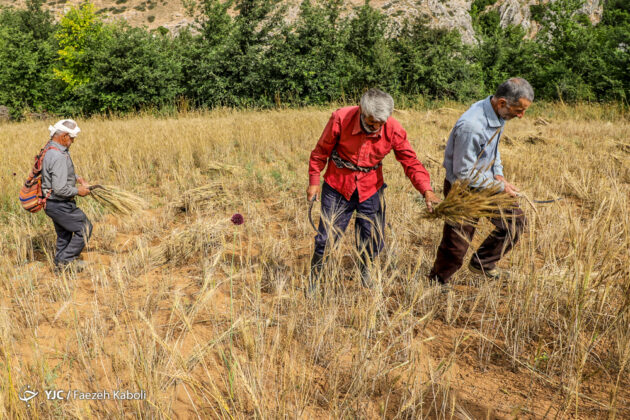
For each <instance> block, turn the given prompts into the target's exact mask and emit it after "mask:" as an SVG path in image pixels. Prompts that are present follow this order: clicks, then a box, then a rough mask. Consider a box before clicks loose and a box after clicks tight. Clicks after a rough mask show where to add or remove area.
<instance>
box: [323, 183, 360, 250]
mask: <svg viewBox="0 0 630 420" xmlns="http://www.w3.org/2000/svg"><path fill="white" fill-rule="evenodd" d="M321 202H322V205H321V217H320V219H319V227H318V229H317V235H316V236H315V253H316V254H319V255H324V252H325V250H326V247H327V246H332V245H333V244H335V243H336V242H337V241H338V240H339V238H340V237H341V235H342V234H343V233H344V232H345V231H346V228H347V227H348V223H349V222H350V218H351V217H352V213H353V212H354V210H355V206H354V205H353V204H352V201H348V200H346V198H345V197H344V196H343V195H341V194H340V193H339V192H337V191H335V190H334V189H333V188H332V187H331V186H329V185H328V184H326V183H324V186H323V187H322V194H321Z"/></svg>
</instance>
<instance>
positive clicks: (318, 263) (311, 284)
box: [308, 252, 324, 295]
mask: <svg viewBox="0 0 630 420" xmlns="http://www.w3.org/2000/svg"><path fill="white" fill-rule="evenodd" d="M323 267H324V256H323V255H321V254H318V253H316V252H314V253H313V258H311V271H310V272H309V275H308V294H309V295H312V294H313V293H315V291H316V290H317V287H318V286H319V279H320V277H321V274H322V268H323Z"/></svg>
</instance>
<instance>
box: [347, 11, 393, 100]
mask: <svg viewBox="0 0 630 420" xmlns="http://www.w3.org/2000/svg"><path fill="white" fill-rule="evenodd" d="M354 12H355V14H354V17H353V18H352V19H351V20H350V21H349V23H348V25H349V34H348V41H347V44H346V47H345V52H346V54H348V55H349V56H350V57H351V63H350V66H349V68H348V70H347V72H348V73H349V75H350V85H349V86H348V88H349V89H350V90H351V91H352V92H354V93H356V94H359V93H362V91H364V90H366V89H369V88H370V87H373V86H381V87H382V88H384V89H386V90H389V91H391V92H394V91H397V90H398V86H397V77H396V60H395V57H394V53H393V51H391V49H390V44H389V42H388V40H387V37H386V32H387V29H388V25H387V23H388V21H387V19H386V17H385V15H383V13H381V12H380V11H378V10H375V9H374V8H373V7H372V6H370V3H369V0H366V1H365V3H364V4H363V6H361V7H358V8H355V9H354Z"/></svg>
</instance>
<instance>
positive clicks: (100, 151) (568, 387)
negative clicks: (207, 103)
mask: <svg viewBox="0 0 630 420" xmlns="http://www.w3.org/2000/svg"><path fill="white" fill-rule="evenodd" d="M464 109H465V106H464V105H459V104H454V103H449V104H446V106H444V107H441V108H435V109H430V110H423V111H414V110H407V111H398V112H396V113H395V117H396V118H397V119H398V120H400V121H401V122H402V124H403V126H404V127H405V128H406V129H407V130H408V133H409V138H410V141H411V143H412V145H413V147H414V148H415V150H416V151H417V153H418V156H419V158H420V159H421V160H422V161H423V162H424V164H425V165H426V166H427V168H428V170H429V172H430V173H431V176H432V182H433V185H434V187H435V188H436V191H437V192H438V193H439V194H441V188H440V186H441V184H442V179H443V176H444V170H443V168H442V167H441V165H440V162H441V156H442V153H443V148H444V145H445V139H446V136H447V135H448V132H449V131H450V129H451V127H452V125H453V124H454V122H455V121H456V119H457V118H458V116H459V115H460V113H461V112H462V111H463V110H464ZM330 112H331V110H330V109H326V110H318V109H304V110H286V109H285V110H276V111H263V112H254V111H238V112H237V111H230V110H216V111H213V112H210V113H188V114H185V113H184V114H179V115H177V116H173V117H168V118H161V119H156V118H153V117H151V116H129V117H126V118H120V119H115V118H114V119H104V118H92V119H79V125H80V127H81V129H82V132H81V134H80V135H79V137H78V139H77V141H76V143H75V144H74V145H73V146H72V155H73V159H74V161H75V164H76V167H77V171H78V173H79V174H81V175H83V176H84V177H85V178H86V179H87V180H88V181H91V182H94V183H96V182H98V183H102V184H110V185H117V186H119V187H121V188H123V189H125V190H127V191H130V192H134V193H136V194H138V195H140V196H141V197H143V198H144V200H145V201H146V203H147V209H146V210H144V211H140V212H138V213H137V214H133V215H131V216H125V217H121V216H114V215H112V214H107V213H104V212H103V210H102V209H101V208H100V207H99V206H98V205H96V204H95V202H94V201H93V200H91V199H90V198H85V199H81V200H80V202H79V206H81V207H82V208H83V209H85V210H86V212H87V213H88V215H89V217H90V218H91V219H92V220H93V222H94V226H95V227H94V233H93V237H92V240H91V242H90V243H89V245H88V248H87V250H86V251H85V252H84V253H83V255H82V258H83V259H85V260H86V261H87V262H88V263H89V267H88V269H87V271H85V272H82V273H79V274H72V273H66V274H64V275H61V276H55V275H54V274H53V273H52V271H51V268H52V263H51V260H52V253H53V250H54V241H55V234H54V230H53V227H52V224H51V223H50V221H49V219H48V218H47V217H46V216H45V215H44V214H36V215H31V214H28V213H26V212H25V211H24V210H22V209H21V208H20V207H19V204H18V201H17V192H18V189H19V186H20V183H21V182H22V178H23V177H24V176H26V173H27V172H28V168H29V165H30V164H31V159H32V158H31V156H32V155H34V154H35V153H36V151H37V150H39V148H40V147H41V146H42V145H43V144H44V142H45V141H46V138H47V130H46V127H47V126H48V121H45V122H23V123H12V124H7V125H2V132H3V134H4V135H3V136H2V139H1V140H0V147H1V148H2V150H3V155H2V156H3V162H2V164H1V165H0V168H1V169H0V177H1V178H0V181H1V182H0V185H1V186H0V206H1V207H0V254H1V255H2V264H0V300H1V303H0V363H1V364H2V367H3V368H2V370H1V371H0V386H1V387H2V392H1V393H0V413H1V414H0V416H1V417H3V418H123V417H137V418H164V419H167V418H225V419H228V418H239V419H240V418H242V419H245V418H330V419H338V418H361V419H376V418H388V419H393V418H397V419H407V418H448V419H450V418H459V419H472V418H474V419H479V418H501V419H507V418H520V419H523V418H532V419H533V418H536V419H540V418H577V419H593V418H609V419H623V418H628V417H630V380H629V378H630V375H629V372H630V366H629V365H630V300H629V299H630V255H629V254H628V250H629V249H630V230H629V229H630V203H629V200H630V145H629V144H628V138H627V133H628V132H630V123H629V122H628V119H627V116H624V115H623V114H618V113H617V112H616V111H615V108H614V107H609V106H590V107H587V106H567V105H563V104H559V103H558V104H552V105H540V104H537V103H535V104H534V105H533V107H532V109H531V110H530V111H529V112H528V115H527V116H526V118H525V119H523V120H519V121H511V122H509V123H508V126H507V130H506V132H505V134H506V135H505V136H504V138H503V140H502V145H501V147H502V156H503V164H504V166H505V172H506V176H507V177H508V178H509V179H510V180H511V181H513V182H514V183H515V184H516V185H518V186H520V187H521V189H522V190H523V191H524V192H525V193H526V194H527V195H528V196H529V197H530V198H532V199H549V198H555V197H562V200H560V201H558V202H556V203H552V204H547V205H542V204H540V205H536V209H534V208H533V207H532V206H531V205H529V204H527V202H526V201H522V202H521V205H522V206H523V209H524V210H525V212H526V214H527V216H528V218H529V225H528V228H527V229H526V233H525V234H524V237H523V239H522V242H521V243H519V245H518V247H517V248H516V249H515V250H514V251H512V252H511V253H510V254H509V256H508V257H506V258H505V259H504V260H502V262H501V267H502V268H504V269H505V270H507V272H508V273H509V277H508V278H505V279H504V280H502V281H500V282H487V281H484V280H483V279H481V278H479V277H476V276H474V275H472V274H470V273H469V272H468V271H466V270H462V271H461V272H459V273H458V274H457V275H456V276H455V279H454V283H455V286H454V289H453V290H452V291H450V292H449V293H448V294H443V293H441V292H440V290H438V289H436V288H434V287H432V286H431V285H430V284H429V283H428V282H427V280H426V278H425V276H426V274H427V272H428V270H429V268H430V265H431V264H432V262H433V258H434V256H435V251H436V248H437V245H438V242H439V239H440V235H441V228H442V226H441V224H440V223H437V222H433V221H428V220H425V219H422V218H421V217H420V216H421V212H422V210H423V206H422V204H421V201H419V200H418V199H417V198H418V193H417V192H416V191H415V190H414V189H413V187H412V186H411V184H410V182H409V180H408V179H406V178H405V176H404V173H403V171H402V169H401V167H400V165H399V164H398V163H397V162H396V161H395V159H394V158H393V157H392V156H388V157H387V158H386V159H385V161H384V173H385V178H386V182H387V184H388V188H387V190H386V200H387V207H388V210H387V211H388V213H387V216H388V228H387V232H386V241H387V248H386V250H385V252H383V254H382V258H381V260H380V261H379V263H378V266H377V267H376V269H375V270H376V271H375V277H376V279H377V285H376V287H375V288H374V289H372V290H366V289H363V288H361V287H360V281H359V279H358V272H357V268H356V261H357V260H356V257H355V256H354V251H353V249H354V248H353V246H354V244H353V234H352V232H351V231H349V232H348V234H347V235H346V237H345V238H344V240H343V241H342V243H341V245H340V247H339V248H338V249H337V250H336V251H335V252H334V258H333V260H334V262H333V263H332V264H331V266H330V269H329V270H328V272H327V273H326V277H325V280H324V288H323V293H322V294H321V295H317V296H312V297H308V298H307V297H305V294H304V288H305V285H306V281H307V272H308V264H309V260H310V256H311V253H312V249H313V248H312V247H313V236H314V233H313V231H312V229H311V227H310V225H309V223H308V220H307V216H306V211H307V202H306V198H305V189H306V185H307V183H308V180H307V162H308V156H309V153H310V151H311V149H312V147H313V146H314V144H315V142H316V140H317V138H318V136H319V134H320V133H321V130H322V129H323V127H324V125H325V123H326V121H327V119H328V117H329V115H330ZM16 140H19V141H16ZM199 187H205V190H204V193H202V194H196V195H193V194H190V193H186V192H187V191H189V190H191V189H193V188H199ZM234 213H240V214H242V215H243V216H244V224H242V225H240V226H237V225H233V224H232V223H231V222H230V218H231V216H232V215H233V214H234ZM317 215H318V210H317V209H316V210H315V216H317ZM489 228H490V226H489V224H486V225H484V227H483V229H482V231H483V232H482V233H481V235H483V233H487V232H488V230H489ZM481 235H478V236H477V237H476V239H475V243H474V244H475V245H476V244H477V243H478V240H479V238H480V237H481ZM26 385H28V386H30V388H31V389H34V390H38V391H39V392H40V395H39V396H38V397H36V398H34V399H32V400H31V401H30V403H29V404H30V406H27V405H26V404H25V403H24V402H23V401H20V400H19V399H18V397H19V396H20V392H21V390H23V389H24V388H23V387H24V386H26ZM54 389H62V390H68V389H70V390H72V389H76V390H80V391H82V392H89V391H100V390H118V389H122V390H129V391H132V392H139V391H140V390H143V391H145V392H146V400H141V401H113V400H107V401H90V400H78V399H73V400H57V401H54V400H47V399H45V398H44V397H43V391H44V390H54Z"/></svg>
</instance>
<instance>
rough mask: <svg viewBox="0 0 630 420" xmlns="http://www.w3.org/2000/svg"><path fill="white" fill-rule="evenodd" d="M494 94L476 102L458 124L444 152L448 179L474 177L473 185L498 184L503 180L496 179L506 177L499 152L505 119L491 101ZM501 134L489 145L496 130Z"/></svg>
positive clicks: (501, 183)
mask: <svg viewBox="0 0 630 420" xmlns="http://www.w3.org/2000/svg"><path fill="white" fill-rule="evenodd" d="M490 98H491V96H488V97H487V98H486V99H484V100H481V101H479V102H476V103H474V104H473V105H472V106H471V107H470V108H468V110H467V111H466V112H464V114H462V116H461V117H459V120H457V122H456V123H455V126H454V127H453V130H452V131H451V135H450V137H449V138H448V142H447V143H446V150H445V151H444V164H443V166H444V168H446V179H447V180H448V181H449V182H450V183H451V184H452V183H453V182H455V181H456V180H458V179H472V178H474V177H475V175H477V174H478V176H477V179H476V180H475V182H473V183H471V186H472V187H485V188H487V187H490V186H495V185H496V186H498V187H499V188H500V189H501V191H503V188H504V185H503V182H501V181H497V180H495V179H494V176H495V175H501V176H503V165H502V164H501V154H500V153H499V139H500V137H501V134H502V133H503V127H504V126H505V120H504V119H503V118H501V117H499V116H498V115H497V114H496V113H495V112H494V109H492V105H491V104H490ZM497 130H498V134H497V135H496V136H494V139H492V143H490V144H488V142H489V141H490V139H491V138H492V136H493V135H494V133H496V132H497Z"/></svg>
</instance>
